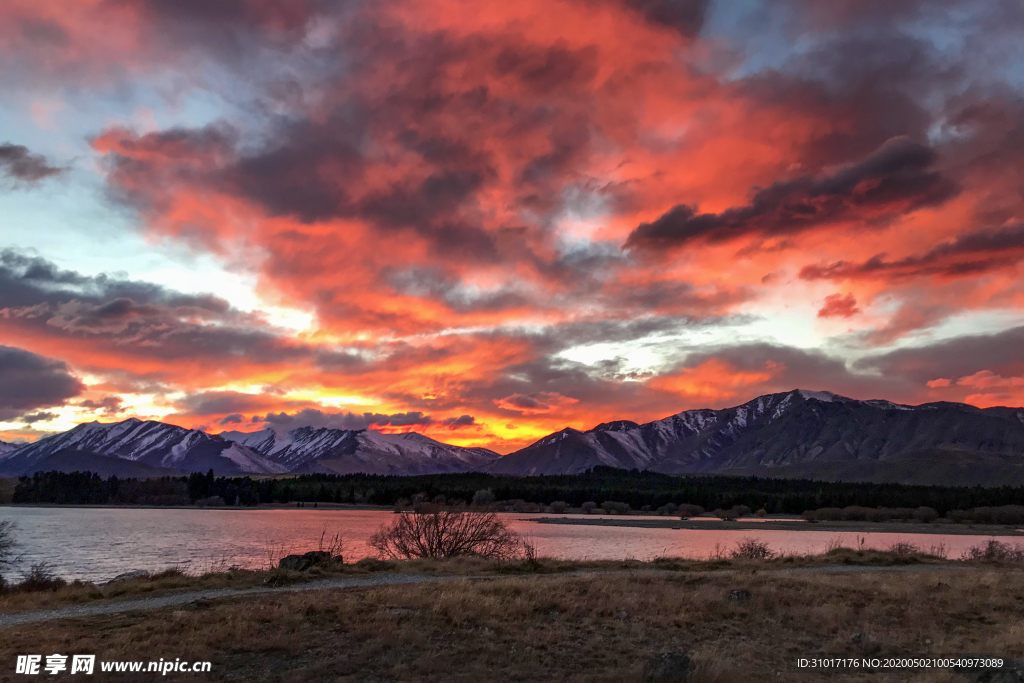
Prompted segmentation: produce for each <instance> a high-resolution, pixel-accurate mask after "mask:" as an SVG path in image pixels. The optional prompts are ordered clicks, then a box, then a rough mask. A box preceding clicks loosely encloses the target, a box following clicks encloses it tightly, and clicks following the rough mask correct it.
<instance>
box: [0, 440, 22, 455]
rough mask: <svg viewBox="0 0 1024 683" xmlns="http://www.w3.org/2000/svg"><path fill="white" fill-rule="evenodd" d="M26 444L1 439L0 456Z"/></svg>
mask: <svg viewBox="0 0 1024 683" xmlns="http://www.w3.org/2000/svg"><path fill="white" fill-rule="evenodd" d="M24 445H25V444H22V443H7V442H6V441H0V456H3V455H6V454H7V453H10V452H12V451H16V450H18V449H19V448H21V447H22V446H24Z"/></svg>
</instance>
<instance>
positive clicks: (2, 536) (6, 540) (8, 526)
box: [0, 519, 18, 570]
mask: <svg viewBox="0 0 1024 683" xmlns="http://www.w3.org/2000/svg"><path fill="white" fill-rule="evenodd" d="M17 547H18V542H17V541H16V540H14V522H12V521H10V520H8V519H4V520H0V570H3V569H5V568H7V567H10V566H11V565H13V564H14V561H15V557H14V551H15V549H16V548H17Z"/></svg>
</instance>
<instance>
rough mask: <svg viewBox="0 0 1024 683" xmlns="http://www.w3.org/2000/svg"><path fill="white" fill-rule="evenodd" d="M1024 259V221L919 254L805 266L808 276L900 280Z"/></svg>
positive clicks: (968, 272) (971, 271) (979, 270)
mask: <svg viewBox="0 0 1024 683" xmlns="http://www.w3.org/2000/svg"><path fill="white" fill-rule="evenodd" d="M1022 259H1024V225H1021V224H1016V225H1012V226H1008V227H1005V228H1001V229H997V230H980V231H976V232H969V233H966V234H963V235H960V236H959V237H956V238H955V239H953V240H952V241H950V242H945V243H943V244H940V245H938V246H936V247H934V248H932V249H929V250H928V251H926V252H925V253H923V254H921V255H919V256H907V257H905V258H902V259H896V260H888V259H886V257H885V254H878V255H877V256H873V257H872V258H870V259H868V260H867V261H864V262H862V263H851V262H848V261H835V262H833V263H828V264H819V265H810V266H805V267H804V268H802V269H801V270H800V277H801V278H803V279H804V280H855V279H887V280H899V279H905V278H916V277H922V276H930V275H942V276H946V277H971V276H978V275H981V274H983V273H986V272H989V271H992V270H998V269H1001V268H1006V267H1007V266H1013V265H1015V264H1017V263H1019V262H1020V261H1021V260H1022Z"/></svg>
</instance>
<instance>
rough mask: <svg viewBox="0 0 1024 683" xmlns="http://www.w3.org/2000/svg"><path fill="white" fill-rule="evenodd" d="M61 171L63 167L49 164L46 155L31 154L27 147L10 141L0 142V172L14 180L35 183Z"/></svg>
mask: <svg viewBox="0 0 1024 683" xmlns="http://www.w3.org/2000/svg"><path fill="white" fill-rule="evenodd" d="M63 172H64V169H63V168H58V167H56V166H51V165H50V164H49V162H47V161H46V157H44V156H42V155H41V154H33V153H32V152H30V151H29V149H28V147H25V146H23V145H12V144H10V143H2V144H0V173H4V174H6V175H7V176H8V177H10V178H12V179H14V180H16V181H19V182H25V183H37V182H39V181H40V180H43V179H45V178H51V177H53V176H56V175H60V174H61V173H63Z"/></svg>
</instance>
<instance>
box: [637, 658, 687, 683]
mask: <svg viewBox="0 0 1024 683" xmlns="http://www.w3.org/2000/svg"><path fill="white" fill-rule="evenodd" d="M689 678H690V656H689V655H686V654H683V653H682V652H662V653H661V654H659V655H656V656H654V657H651V658H650V659H649V660H647V663H646V664H644V675H643V681H644V683H686V681H687V680H689Z"/></svg>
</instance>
